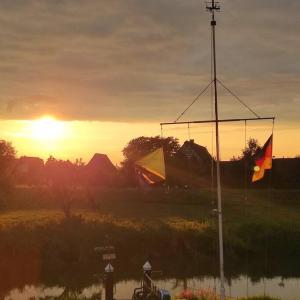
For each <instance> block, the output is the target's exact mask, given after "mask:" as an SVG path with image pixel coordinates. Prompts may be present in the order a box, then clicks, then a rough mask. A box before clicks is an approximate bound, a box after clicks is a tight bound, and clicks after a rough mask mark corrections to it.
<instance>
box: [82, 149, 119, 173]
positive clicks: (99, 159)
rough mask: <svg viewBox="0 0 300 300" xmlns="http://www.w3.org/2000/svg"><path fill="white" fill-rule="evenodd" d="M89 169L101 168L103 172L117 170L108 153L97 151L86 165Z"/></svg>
mask: <svg viewBox="0 0 300 300" xmlns="http://www.w3.org/2000/svg"><path fill="white" fill-rule="evenodd" d="M86 168H87V169H89V170H93V171H96V170H99V171H102V172H109V173H112V172H116V170H117V169H116V167H115V166H114V165H113V164H112V162H111V161H110V159H109V158H108V156H107V155H106V154H101V153H95V154H94V156H93V157H92V159H91V160H90V161H89V163H88V164H87V165H86Z"/></svg>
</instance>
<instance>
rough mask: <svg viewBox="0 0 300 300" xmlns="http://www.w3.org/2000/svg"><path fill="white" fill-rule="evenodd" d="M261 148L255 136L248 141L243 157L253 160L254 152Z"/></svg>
mask: <svg viewBox="0 0 300 300" xmlns="http://www.w3.org/2000/svg"><path fill="white" fill-rule="evenodd" d="M260 149H261V146H260V145H259V143H258V141H257V140H256V139H254V138H249V140H248V141H247V147H246V148H244V149H243V152H242V157H241V159H246V160H247V161H248V162H252V159H253V156H254V154H255V153H256V152H257V151H259V150H260Z"/></svg>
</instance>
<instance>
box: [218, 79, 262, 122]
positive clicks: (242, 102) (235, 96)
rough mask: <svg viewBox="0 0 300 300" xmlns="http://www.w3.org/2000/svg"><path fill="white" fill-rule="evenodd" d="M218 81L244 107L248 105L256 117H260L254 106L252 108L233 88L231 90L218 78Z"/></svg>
mask: <svg viewBox="0 0 300 300" xmlns="http://www.w3.org/2000/svg"><path fill="white" fill-rule="evenodd" d="M217 81H218V82H219V83H220V84H221V85H222V87H223V88H224V89H225V90H226V91H227V92H229V93H230V94H231V95H232V96H233V97H234V98H235V99H236V100H238V101H239V102H240V103H241V104H242V105H243V106H244V107H246V108H247V109H248V110H249V111H250V112H251V113H252V114H253V115H254V116H255V117H257V118H260V116H259V115H258V114H257V113H256V112H255V111H254V110H253V109H252V108H250V107H249V106H248V105H247V104H246V103H245V102H244V101H242V100H241V98H240V97H239V96H237V95H236V94H235V93H234V92H233V91H232V90H230V89H229V88H228V87H227V86H226V85H225V84H224V83H223V82H222V81H221V80H220V79H217Z"/></svg>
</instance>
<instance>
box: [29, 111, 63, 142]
mask: <svg viewBox="0 0 300 300" xmlns="http://www.w3.org/2000/svg"><path fill="white" fill-rule="evenodd" d="M64 131H65V128H64V123H63V122H61V121H57V120H55V119H54V118H53V117H48V116H47V117H43V118H41V119H38V120H34V121H31V124H30V135H31V136H32V138H33V139H35V140H40V141H53V140H58V139H60V138H62V137H63V135H64Z"/></svg>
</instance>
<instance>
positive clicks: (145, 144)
mask: <svg viewBox="0 0 300 300" xmlns="http://www.w3.org/2000/svg"><path fill="white" fill-rule="evenodd" d="M160 147H163V148H164V153H165V157H166V159H168V158H172V157H174V155H175V154H176V153H177V151H178V150H179V148H180V145H179V142H178V139H176V138H174V137H171V136H169V137H166V138H163V137H160V136H154V137H146V136H141V137H138V138H135V139H132V140H131V141H130V142H129V143H128V144H127V146H126V147H125V148H124V149H123V150H122V152H123V155H124V157H125V161H127V160H131V161H136V160H138V159H139V158H141V157H143V156H145V155H147V154H148V153H150V152H153V151H155V150H156V149H159V148H160Z"/></svg>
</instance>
